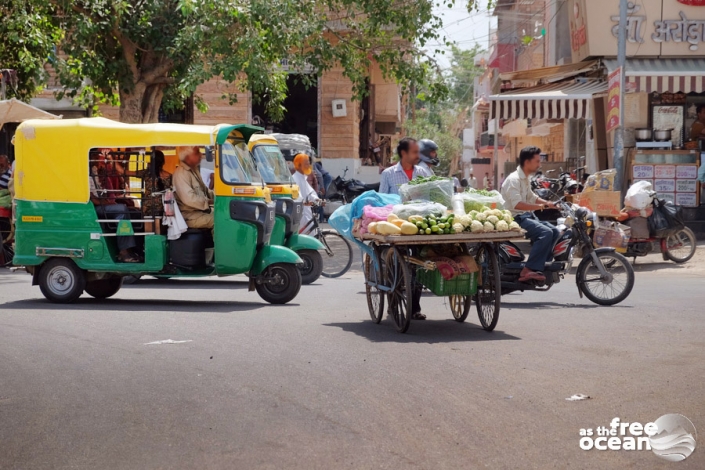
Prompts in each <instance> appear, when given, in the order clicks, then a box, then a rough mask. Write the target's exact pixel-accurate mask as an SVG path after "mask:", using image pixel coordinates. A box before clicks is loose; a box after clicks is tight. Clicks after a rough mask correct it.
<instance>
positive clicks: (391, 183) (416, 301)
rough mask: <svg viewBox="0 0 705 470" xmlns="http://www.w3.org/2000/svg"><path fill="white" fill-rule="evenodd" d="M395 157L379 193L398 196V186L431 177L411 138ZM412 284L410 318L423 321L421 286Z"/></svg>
mask: <svg viewBox="0 0 705 470" xmlns="http://www.w3.org/2000/svg"><path fill="white" fill-rule="evenodd" d="M397 155H398V156H399V163H397V164H396V165H394V166H392V167H390V168H387V169H386V170H384V171H383V172H382V180H381V181H380V184H379V192H380V193H387V194H399V186H401V185H402V184H406V183H408V182H409V181H411V180H413V179H414V178H416V177H417V176H433V173H432V172H431V171H430V170H427V169H426V168H424V167H422V166H419V161H420V160H421V154H420V153H419V144H418V143H417V142H416V139H412V138H411V137H404V138H403V139H401V140H400V141H399V145H397ZM412 283H413V286H414V287H413V289H414V292H413V295H412V296H411V312H412V316H411V318H413V319H414V320H425V319H426V315H424V314H423V313H421V290H422V286H421V285H420V284H417V283H416V276H414V277H413V279H412Z"/></svg>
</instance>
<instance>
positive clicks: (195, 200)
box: [173, 147, 213, 230]
mask: <svg viewBox="0 0 705 470" xmlns="http://www.w3.org/2000/svg"><path fill="white" fill-rule="evenodd" d="M176 154H177V156H178V157H179V161H180V162H181V164H180V165H179V166H178V167H177V168H176V171H174V176H173V182H174V191H175V192H176V202H177V204H178V205H179V210H180V211H181V215H182V216H183V218H184V220H185V221H186V225H188V227H189V228H200V229H211V230H212V229H213V211H212V210H211V204H213V191H211V190H210V189H208V186H206V184H205V183H204V182H203V179H202V178H201V173H200V171H199V169H198V165H199V164H200V163H201V150H200V148H199V147H176Z"/></svg>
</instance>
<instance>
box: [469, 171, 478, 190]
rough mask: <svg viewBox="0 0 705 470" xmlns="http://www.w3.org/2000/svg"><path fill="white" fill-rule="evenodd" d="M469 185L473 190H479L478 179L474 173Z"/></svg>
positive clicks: (471, 175)
mask: <svg viewBox="0 0 705 470" xmlns="http://www.w3.org/2000/svg"><path fill="white" fill-rule="evenodd" d="M468 184H469V185H470V187H471V188H472V189H477V178H475V175H473V174H472V173H470V178H468Z"/></svg>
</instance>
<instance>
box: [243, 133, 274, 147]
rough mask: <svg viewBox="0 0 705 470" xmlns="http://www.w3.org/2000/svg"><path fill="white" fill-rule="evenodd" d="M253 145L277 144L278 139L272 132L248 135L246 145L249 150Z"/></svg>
mask: <svg viewBox="0 0 705 470" xmlns="http://www.w3.org/2000/svg"><path fill="white" fill-rule="evenodd" d="M255 145H279V141H277V139H276V138H275V137H274V136H273V135H272V134H256V135H253V136H252V137H250V140H249V143H248V146H249V147H250V151H252V149H253V148H254V147H255Z"/></svg>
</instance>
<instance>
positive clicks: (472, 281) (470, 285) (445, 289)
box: [416, 268, 478, 297]
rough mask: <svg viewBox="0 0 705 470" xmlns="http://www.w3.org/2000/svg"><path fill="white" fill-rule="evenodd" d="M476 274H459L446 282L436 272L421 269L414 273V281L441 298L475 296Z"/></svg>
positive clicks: (438, 272) (439, 273)
mask: <svg viewBox="0 0 705 470" xmlns="http://www.w3.org/2000/svg"><path fill="white" fill-rule="evenodd" d="M477 274H478V273H470V274H461V275H459V276H455V277H454V278H453V279H451V280H450V281H446V280H445V279H443V276H441V272H440V271H438V270H435V271H426V270H425V269H423V268H419V269H418V270H417V271H416V280H417V281H418V282H420V283H421V284H423V285H424V286H426V287H427V288H428V289H429V290H430V291H431V292H433V293H434V294H436V295H438V296H441V297H445V296H449V295H475V294H477Z"/></svg>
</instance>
